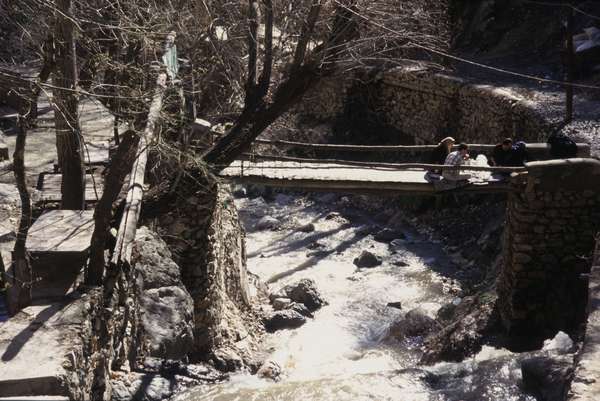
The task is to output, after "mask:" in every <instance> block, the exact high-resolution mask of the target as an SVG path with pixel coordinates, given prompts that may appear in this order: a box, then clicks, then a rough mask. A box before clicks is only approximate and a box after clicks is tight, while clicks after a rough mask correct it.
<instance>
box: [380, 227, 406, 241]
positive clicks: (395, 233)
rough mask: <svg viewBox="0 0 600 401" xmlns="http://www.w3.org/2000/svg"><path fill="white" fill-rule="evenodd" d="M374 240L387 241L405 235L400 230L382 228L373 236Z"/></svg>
mask: <svg viewBox="0 0 600 401" xmlns="http://www.w3.org/2000/svg"><path fill="white" fill-rule="evenodd" d="M373 238H374V239H375V241H379V242H385V243H389V242H392V241H393V240H395V239H405V238H406V236H405V235H404V233H403V232H402V231H399V230H392V229H390V228H384V229H383V230H381V231H379V232H378V233H377V234H375V236H374V237H373Z"/></svg>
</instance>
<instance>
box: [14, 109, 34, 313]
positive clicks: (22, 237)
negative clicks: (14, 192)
mask: <svg viewBox="0 0 600 401" xmlns="http://www.w3.org/2000/svg"><path fill="white" fill-rule="evenodd" d="M18 121H19V123H18V125H19V127H18V132H17V140H16V143H15V152H14V154H13V166H14V167H13V170H14V174H15V180H16V183H17V189H18V191H19V197H20V198H21V218H20V220H19V228H18V231H17V240H16V242H15V247H14V250H13V255H12V260H13V265H12V266H11V271H12V278H11V286H10V287H9V289H8V307H9V313H10V314H11V315H14V314H16V313H17V312H18V311H19V310H21V309H23V308H25V307H26V306H29V305H30V304H31V286H32V283H33V275H32V271H31V263H30V260H29V255H28V254H27V251H26V249H25V241H26V240H27V233H28V232H29V227H30V226H31V217H32V209H31V196H30V194H29V189H28V188H27V180H26V177H25V143H26V140H27V131H28V129H29V124H30V120H29V118H27V116H23V115H20V116H19V120H18Z"/></svg>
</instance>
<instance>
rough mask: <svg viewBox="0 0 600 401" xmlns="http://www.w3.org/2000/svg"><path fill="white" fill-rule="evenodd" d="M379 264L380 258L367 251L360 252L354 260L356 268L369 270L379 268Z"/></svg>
mask: <svg viewBox="0 0 600 401" xmlns="http://www.w3.org/2000/svg"><path fill="white" fill-rule="evenodd" d="M381 263H383V262H382V260H381V258H380V257H379V256H375V255H374V254H373V253H371V252H369V251H362V252H361V253H360V255H359V256H358V257H357V258H355V259H354V264H355V265H356V267H364V268H371V267H376V266H379V265H380V264H381Z"/></svg>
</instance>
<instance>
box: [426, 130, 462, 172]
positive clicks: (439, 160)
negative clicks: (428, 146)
mask: <svg viewBox="0 0 600 401" xmlns="http://www.w3.org/2000/svg"><path fill="white" fill-rule="evenodd" d="M455 142H456V141H455V140H454V138H452V137H451V136H447V137H446V138H444V139H442V140H441V141H440V143H439V144H438V145H437V146H436V148H435V149H434V150H433V151H432V152H431V155H430V157H429V164H438V165H443V164H444V163H445V162H446V157H448V155H449V154H450V152H451V151H452V146H454V143H455ZM430 173H434V174H440V173H441V170H439V169H434V170H431V171H430Z"/></svg>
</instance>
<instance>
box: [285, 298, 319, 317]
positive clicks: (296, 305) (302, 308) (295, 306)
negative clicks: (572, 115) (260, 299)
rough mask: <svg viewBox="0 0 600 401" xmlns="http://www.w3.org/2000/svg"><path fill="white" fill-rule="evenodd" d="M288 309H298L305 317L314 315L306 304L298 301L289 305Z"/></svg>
mask: <svg viewBox="0 0 600 401" xmlns="http://www.w3.org/2000/svg"><path fill="white" fill-rule="evenodd" d="M286 309H289V310H293V311H296V312H298V313H299V314H301V315H302V316H304V317H310V318H313V317H314V315H313V314H312V312H311V311H309V310H308V308H307V307H306V306H304V304H299V303H297V302H294V303H292V304H290V305H288V307H287V308H286Z"/></svg>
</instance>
